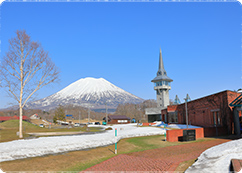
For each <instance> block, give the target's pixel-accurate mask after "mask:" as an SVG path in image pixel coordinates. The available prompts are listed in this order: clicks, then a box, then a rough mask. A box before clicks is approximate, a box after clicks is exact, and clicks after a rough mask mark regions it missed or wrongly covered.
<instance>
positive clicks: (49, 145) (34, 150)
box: [0, 124, 165, 162]
mask: <svg viewBox="0 0 242 173" xmlns="http://www.w3.org/2000/svg"><path fill="white" fill-rule="evenodd" d="M100 127H105V128H107V127H111V128H112V129H113V130H107V131H105V132H104V133H97V134H88V135H73V136H55V137H41V138H37V139H28V140H15V141H10V142H3V143H0V162H4V161H10V160H16V159H23V158H27V157H37V156H43V155H46V154H56V153H63V152H68V151H74V150H83V149H88V148H95V147H101V146H106V145H111V144H114V143H115V142H117V141H119V140H120V139H123V138H130V137H137V136H150V135H162V134H164V133H165V130H164V129H161V128H156V127H137V126H136V125H135V124H128V125H114V126H107V127H106V126H100ZM115 128H117V130H118V136H117V138H114V136H115Z"/></svg>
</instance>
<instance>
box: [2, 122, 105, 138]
mask: <svg viewBox="0 0 242 173" xmlns="http://www.w3.org/2000/svg"><path fill="white" fill-rule="evenodd" d="M101 129H102V128H100V127H89V130H88V132H98V131H100V130H101ZM18 131H19V120H9V121H5V122H3V123H0V142H7V141H12V140H17V139H19V138H18V136H17V134H16V133H17V132H18ZM79 131H82V132H87V129H86V127H74V128H62V129H61V128H51V129H48V128H43V127H39V126H37V125H34V124H31V123H29V122H26V121H23V137H24V138H29V137H30V135H28V133H34V132H79Z"/></svg>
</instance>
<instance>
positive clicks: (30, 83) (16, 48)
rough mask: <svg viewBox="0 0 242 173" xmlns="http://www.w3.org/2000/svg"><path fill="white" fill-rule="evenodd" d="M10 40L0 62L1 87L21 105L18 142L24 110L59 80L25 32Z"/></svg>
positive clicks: (44, 52)
mask: <svg viewBox="0 0 242 173" xmlns="http://www.w3.org/2000/svg"><path fill="white" fill-rule="evenodd" d="M16 34H17V35H16V37H14V38H12V39H10V40H9V50H8V52H6V54H5V55H4V56H3V58H2V59H1V64H0V74H1V81H2V82H1V85H2V86H3V87H7V89H8V94H9V96H11V97H13V98H14V99H15V100H16V101H17V102H18V105H19V120H20V121H19V138H23V132H22V114H23V112H22V111H23V107H24V106H25V105H26V103H27V101H28V100H29V99H30V97H31V96H33V94H34V93H35V92H36V91H38V90H39V89H40V88H42V87H43V86H45V85H48V84H50V83H52V82H56V81H57V80H58V76H59V71H58V69H57V67H56V66H55V64H54V63H53V62H52V61H51V59H50V57H49V55H48V52H46V51H44V49H43V48H42V47H41V45H40V43H38V42H34V41H31V40H30V36H28V35H27V34H26V32H25V31H24V30H23V31H19V30H18V31H16Z"/></svg>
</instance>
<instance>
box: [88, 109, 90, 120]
mask: <svg viewBox="0 0 242 173" xmlns="http://www.w3.org/2000/svg"><path fill="white" fill-rule="evenodd" d="M89 122H90V107H88V124H89Z"/></svg>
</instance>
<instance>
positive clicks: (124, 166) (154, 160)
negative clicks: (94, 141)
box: [85, 139, 230, 171]
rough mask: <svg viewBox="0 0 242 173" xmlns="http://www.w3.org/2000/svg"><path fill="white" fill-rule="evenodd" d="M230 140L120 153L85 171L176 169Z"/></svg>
mask: <svg viewBox="0 0 242 173" xmlns="http://www.w3.org/2000/svg"><path fill="white" fill-rule="evenodd" d="M228 141H230V140H226V139H215V140H211V141H203V142H196V143H190V144H182V145H176V146H169V147H164V148H158V149H152V150H146V151H140V152H135V153H129V154H120V155H118V156H115V157H113V158H110V159H108V160H106V161H104V162H102V163H100V164H97V165H94V166H92V167H90V168H88V169H86V170H85V171H175V170H176V168H177V166H178V165H179V164H180V163H181V162H184V161H187V160H191V159H196V158H197V157H198V156H199V155H200V154H201V153H202V152H203V151H205V150H206V149H208V148H210V147H212V146H215V145H218V144H221V143H224V142H228Z"/></svg>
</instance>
